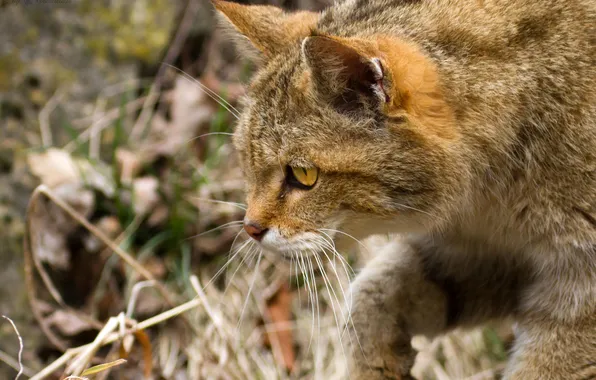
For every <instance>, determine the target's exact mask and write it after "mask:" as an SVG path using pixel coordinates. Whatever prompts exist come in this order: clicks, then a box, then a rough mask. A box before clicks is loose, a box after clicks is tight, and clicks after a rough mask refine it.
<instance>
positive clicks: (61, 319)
mask: <svg viewBox="0 0 596 380" xmlns="http://www.w3.org/2000/svg"><path fill="white" fill-rule="evenodd" d="M46 321H47V322H48V324H49V325H50V326H54V327H55V328H56V329H57V330H58V331H60V333H62V335H65V336H75V335H77V334H80V333H82V332H83V331H87V330H93V329H95V327H94V326H93V325H92V324H90V323H89V322H87V321H85V320H84V319H82V318H81V317H79V316H78V315H76V314H74V313H70V312H68V311H65V310H56V311H55V312H54V313H53V314H52V315H50V316H49V317H48V318H47V319H46Z"/></svg>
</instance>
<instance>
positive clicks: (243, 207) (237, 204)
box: [191, 197, 246, 211]
mask: <svg viewBox="0 0 596 380" xmlns="http://www.w3.org/2000/svg"><path fill="white" fill-rule="evenodd" d="M191 198H192V199H196V200H198V201H202V202H212V203H220V204H224V205H231V206H234V207H238V208H239V209H241V210H244V211H246V205H245V204H244V203H238V202H228V201H222V200H219V199H208V198H199V197H191Z"/></svg>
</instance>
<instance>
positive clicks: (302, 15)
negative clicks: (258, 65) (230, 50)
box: [211, 0, 319, 62]
mask: <svg viewBox="0 0 596 380" xmlns="http://www.w3.org/2000/svg"><path fill="white" fill-rule="evenodd" d="M211 1H212V3H213V5H214V6H215V9H217V11H218V12H217V13H218V14H219V16H220V18H221V19H222V20H221V22H220V25H222V26H224V27H226V28H227V30H228V31H229V32H230V33H229V34H230V35H231V36H232V38H234V40H235V42H236V44H237V46H238V47H239V48H240V50H241V51H242V53H243V54H245V55H248V56H249V58H251V59H253V60H254V61H257V62H258V61H262V60H263V59H267V58H271V57H274V56H275V55H277V54H279V53H281V52H283V51H284V50H286V49H288V48H289V47H290V46H292V45H294V46H300V41H301V40H302V39H303V38H304V37H306V36H308V35H309V34H310V32H311V30H312V29H314V27H315V25H316V23H317V20H318V18H319V15H318V14H317V13H315V12H307V11H301V12H292V13H289V12H284V11H283V10H282V9H280V8H277V7H274V6H270V5H243V4H237V3H232V2H229V1H223V0H211Z"/></svg>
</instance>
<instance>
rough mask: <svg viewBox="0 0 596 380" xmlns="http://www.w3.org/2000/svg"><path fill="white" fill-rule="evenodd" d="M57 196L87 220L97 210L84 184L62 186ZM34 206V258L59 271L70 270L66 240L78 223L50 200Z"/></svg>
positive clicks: (32, 226)
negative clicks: (86, 217) (83, 186)
mask: <svg viewBox="0 0 596 380" xmlns="http://www.w3.org/2000/svg"><path fill="white" fill-rule="evenodd" d="M54 193H55V194H56V195H57V196H58V197H60V198H61V199H63V200H64V201H65V202H67V203H68V204H70V205H71V206H72V207H73V208H74V209H76V210H77V211H78V212H80V213H81V214H83V215H85V216H87V215H89V214H90V212H91V211H92V210H93V207H94V204H95V197H94V196H93V193H92V192H91V191H89V190H85V189H83V188H82V186H81V185H80V184H77V183H66V184H62V185H59V186H58V187H57V188H55V189H54ZM33 206H34V207H32V213H31V214H30V215H29V218H30V226H31V230H30V234H31V245H32V247H31V249H32V254H33V255H35V257H37V259H39V260H40V261H41V262H45V263H48V264H49V265H50V266H51V267H53V268H55V269H62V270H66V269H68V268H69V265H70V262H69V258H70V254H69V252H68V248H67V241H66V238H67V236H68V234H69V233H70V232H72V231H73V230H74V229H75V228H76V226H77V223H76V222H75V221H74V220H73V219H72V218H71V217H70V216H68V215H67V214H66V213H65V212H64V211H63V210H62V209H60V208H59V207H58V206H56V205H55V204H53V203H52V202H50V201H49V200H47V199H44V200H40V201H39V202H37V203H36V204H35V205H33Z"/></svg>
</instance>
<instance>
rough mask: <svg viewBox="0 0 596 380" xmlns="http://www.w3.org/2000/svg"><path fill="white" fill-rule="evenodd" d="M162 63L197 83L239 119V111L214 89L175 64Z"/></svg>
mask: <svg viewBox="0 0 596 380" xmlns="http://www.w3.org/2000/svg"><path fill="white" fill-rule="evenodd" d="M163 64H164V65H166V66H169V67H171V68H173V69H174V70H176V71H178V72H179V73H180V74H182V76H183V77H184V78H185V79H186V80H188V81H190V82H193V83H195V84H197V85H199V87H200V88H201V89H202V90H203V91H204V92H205V94H207V96H209V97H210V98H211V99H213V100H215V101H216V102H217V103H218V104H219V105H220V106H222V107H223V108H225V109H226V110H227V111H228V112H229V113H231V114H232V115H233V116H234V117H235V118H236V119H239V118H240V111H238V110H237V109H236V108H234V106H232V105H231V104H230V103H229V102H228V101H227V100H225V99H224V98H222V97H221V96H220V95H219V94H217V93H216V92H215V91H213V90H211V89H210V88H209V87H207V86H205V85H204V84H203V83H201V82H200V81H199V80H198V79H196V78H193V77H192V76H190V75H189V74H187V73H185V72H184V71H183V70H181V69H179V68H177V67H176V66H173V65H170V64H169V63H165V62H164V63H163Z"/></svg>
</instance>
